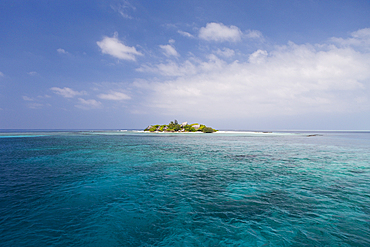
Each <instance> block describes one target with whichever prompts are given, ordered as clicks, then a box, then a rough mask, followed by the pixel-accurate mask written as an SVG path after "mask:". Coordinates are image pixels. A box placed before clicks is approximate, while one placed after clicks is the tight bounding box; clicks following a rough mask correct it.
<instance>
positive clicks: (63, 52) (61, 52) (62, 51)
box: [57, 48, 68, 54]
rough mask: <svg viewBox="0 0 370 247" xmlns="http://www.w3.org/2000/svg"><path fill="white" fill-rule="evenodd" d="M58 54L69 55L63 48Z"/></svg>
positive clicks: (58, 50)
mask: <svg viewBox="0 0 370 247" xmlns="http://www.w3.org/2000/svg"><path fill="white" fill-rule="evenodd" d="M57 52H58V53H59V54H67V53H68V52H66V51H65V50H64V49H62V48H59V49H57Z"/></svg>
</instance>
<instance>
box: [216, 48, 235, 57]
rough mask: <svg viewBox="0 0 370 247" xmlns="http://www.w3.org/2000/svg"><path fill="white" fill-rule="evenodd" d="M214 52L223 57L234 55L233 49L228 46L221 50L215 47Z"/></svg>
mask: <svg viewBox="0 0 370 247" xmlns="http://www.w3.org/2000/svg"><path fill="white" fill-rule="evenodd" d="M216 54H217V55H220V56H223V57H232V56H234V55H235V51H234V50H231V49H229V48H223V49H222V50H220V49H217V51H216Z"/></svg>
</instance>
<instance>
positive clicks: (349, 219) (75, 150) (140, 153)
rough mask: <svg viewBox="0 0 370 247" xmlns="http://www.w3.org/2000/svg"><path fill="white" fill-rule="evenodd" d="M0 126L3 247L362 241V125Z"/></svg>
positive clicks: (365, 237) (369, 238)
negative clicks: (15, 129)
mask: <svg viewBox="0 0 370 247" xmlns="http://www.w3.org/2000/svg"><path fill="white" fill-rule="evenodd" d="M311 134H312V133H298V134H295V133H259V134H258V133H215V134H146V133H138V132H129V131H128V132H37V133H2V134H1V135H0V137H1V138H0V243H1V244H0V245H1V246H370V132H362V133H358V132H351V133H344V132H322V133H319V135H316V136H309V135H311Z"/></svg>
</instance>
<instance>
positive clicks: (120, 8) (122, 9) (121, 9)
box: [110, 0, 136, 19]
mask: <svg viewBox="0 0 370 247" xmlns="http://www.w3.org/2000/svg"><path fill="white" fill-rule="evenodd" d="M110 7H111V8H112V9H113V10H114V11H116V12H118V13H119V14H120V15H121V16H122V17H123V18H125V19H132V17H131V16H130V15H129V14H128V13H127V12H128V10H129V9H131V10H135V9H136V8H135V6H133V5H132V4H131V3H130V2H129V1H126V0H123V1H119V2H118V3H116V4H111V5H110Z"/></svg>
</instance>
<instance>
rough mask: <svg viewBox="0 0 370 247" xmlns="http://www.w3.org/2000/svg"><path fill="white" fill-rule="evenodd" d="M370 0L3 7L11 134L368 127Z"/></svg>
mask: <svg viewBox="0 0 370 247" xmlns="http://www.w3.org/2000/svg"><path fill="white" fill-rule="evenodd" d="M369 16H370V2H369V1H340V0H336V1H314V0H311V1H310V0H308V1H269V0H266V1H126V0H112V1H93V0H89V1H82V0H81V1H66V0H63V1H61V0H60V1H43V0H38V1H17V0H12V1H1V2H0V32H1V37H2V38H1V39H0V129H143V128H145V127H146V126H147V125H149V124H155V123H160V124H165V123H168V122H169V121H171V120H174V119H177V120H178V121H180V122H182V121H188V122H201V123H204V124H207V125H210V126H212V127H214V128H218V129H242V130H286V129H295V130H299V129H300V130H308V129H312V130H320V129H322V130H364V129H367V130H368V129H369V126H370V89H369V88H370V18H369Z"/></svg>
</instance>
